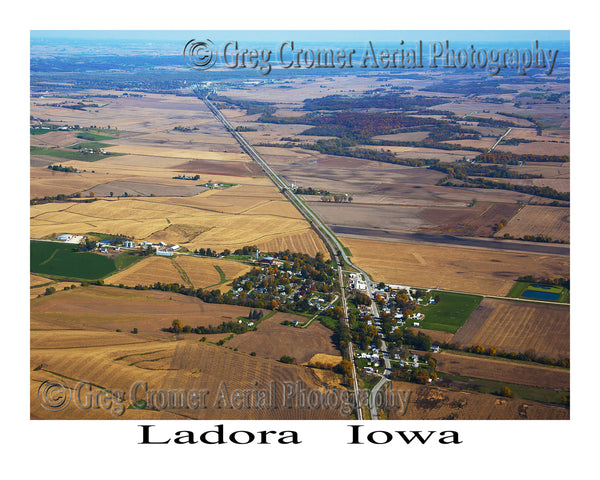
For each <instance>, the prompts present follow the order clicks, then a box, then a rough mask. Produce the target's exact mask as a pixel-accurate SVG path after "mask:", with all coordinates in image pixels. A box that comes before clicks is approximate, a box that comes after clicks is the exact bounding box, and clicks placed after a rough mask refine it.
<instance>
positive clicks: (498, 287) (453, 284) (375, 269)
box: [342, 237, 569, 296]
mask: <svg viewBox="0 0 600 480" xmlns="http://www.w3.org/2000/svg"><path fill="white" fill-rule="evenodd" d="M342 243H343V244H344V245H346V246H347V247H348V248H349V249H350V251H351V252H352V261H353V262H356V263H357V265H358V266H360V267H361V268H363V269H365V270H366V272H367V273H369V274H370V275H372V277H373V279H374V280H375V281H378V282H379V281H383V282H386V283H395V284H401V285H412V286H415V287H427V288H435V287H437V286H439V287H440V288H442V289H444V290H457V291H462V292H468V293H479V294H484V295H498V296H504V295H506V294H507V293H508V292H509V291H510V289H511V287H512V286H513V284H514V282H515V281H516V279H517V278H518V277H520V276H522V275H536V276H542V277H544V278H559V277H564V278H566V277H568V276H569V257H566V256H560V255H541V254H533V253H527V254H524V253H512V252H496V251H490V250H481V249H471V248H453V247H443V246H432V245H418V244H409V243H397V242H382V241H374V240H361V239H355V238H348V237H343V239H342Z"/></svg>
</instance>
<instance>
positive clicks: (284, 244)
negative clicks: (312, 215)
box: [256, 228, 330, 259]
mask: <svg viewBox="0 0 600 480" xmlns="http://www.w3.org/2000/svg"><path fill="white" fill-rule="evenodd" d="M256 246H257V247H258V248H259V249H260V250H261V251H263V252H281V251H284V250H286V249H289V250H290V251H292V252H304V253H308V254H309V255H311V256H315V255H316V254H317V253H318V252H321V253H323V254H324V255H325V259H328V258H330V254H329V250H327V247H326V246H325V244H324V243H323V240H321V237H319V235H317V233H316V232H315V231H314V230H313V229H311V228H307V229H305V230H302V231H300V232H297V233H291V234H289V235H284V236H278V237H277V236H274V237H272V238H270V239H265V240H262V241H260V242H258V243H257V244H256Z"/></svg>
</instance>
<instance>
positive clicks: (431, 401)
mask: <svg viewBox="0 0 600 480" xmlns="http://www.w3.org/2000/svg"><path fill="white" fill-rule="evenodd" d="M392 389H394V390H403V391H407V390H408V391H410V392H411V397H410V398H411V401H410V402H409V403H408V409H407V411H406V414H405V415H404V416H399V414H398V413H399V412H398V410H394V409H392V410H390V411H389V412H387V418H389V419H390V420H474V419H482V420H515V419H522V420H525V419H529V420H549V419H568V418H569V410H568V409H567V408H564V407H558V406H548V405H543V404H540V403H537V402H532V401H529V400H527V401H523V400H521V399H517V398H502V397H497V396H495V395H488V394H484V393H474V392H460V391H455V390H451V389H448V388H441V387H435V386H434V387H427V386H424V385H415V384H412V383H405V382H393V383H392Z"/></svg>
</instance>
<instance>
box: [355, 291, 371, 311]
mask: <svg viewBox="0 0 600 480" xmlns="http://www.w3.org/2000/svg"><path fill="white" fill-rule="evenodd" d="M351 301H352V302H354V304H355V305H356V306H357V307H358V306H359V305H366V306H367V307H370V306H371V297H369V295H367V294H366V293H361V292H357V293H355V294H354V295H353V296H352V299H351Z"/></svg>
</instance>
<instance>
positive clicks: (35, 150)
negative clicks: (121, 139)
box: [29, 147, 124, 162]
mask: <svg viewBox="0 0 600 480" xmlns="http://www.w3.org/2000/svg"><path fill="white" fill-rule="evenodd" d="M29 153H30V154H31V155H48V156H50V157H58V158H62V159H64V160H80V161H82V162H96V161H98V160H101V159H103V158H107V157H114V156H118V155H124V154H122V153H107V154H105V155H104V154H101V153H83V152H76V151H75V152H74V151H71V150H57V149H55V148H39V147H30V152H29Z"/></svg>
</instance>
